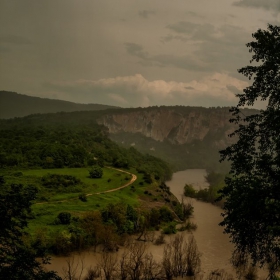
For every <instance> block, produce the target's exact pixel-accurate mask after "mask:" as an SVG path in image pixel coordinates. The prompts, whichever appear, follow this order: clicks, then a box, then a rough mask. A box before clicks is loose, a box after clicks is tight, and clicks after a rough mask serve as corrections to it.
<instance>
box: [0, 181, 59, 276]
mask: <svg viewBox="0 0 280 280" xmlns="http://www.w3.org/2000/svg"><path fill="white" fill-rule="evenodd" d="M35 195H36V189H34V188H32V187H25V188H24V187H23V186H22V185H11V186H10V188H9V189H8V190H7V191H6V193H5V194H0V215H1V219H0V244H1V246H0V279H10V280H14V279H17V280H20V279H22V280H37V279H38V280H41V279H42V280H43V279H45V280H52V279H53V280H55V279H60V278H59V277H58V276H57V275H56V274H55V273H54V272H52V271H51V272H45V271H44V270H43V268H42V266H41V263H40V262H39V260H38V257H41V256H40V255H38V253H37V252H36V248H31V247H29V246H28V245H27V244H25V243H24V241H23V238H24V236H25V235H26V233H25V232H24V228H25V227H26V226H27V219H28V217H29V215H30V207H31V202H32V200H34V199H35ZM47 261H48V259H47V258H43V259H42V262H43V263H45V262H47Z"/></svg>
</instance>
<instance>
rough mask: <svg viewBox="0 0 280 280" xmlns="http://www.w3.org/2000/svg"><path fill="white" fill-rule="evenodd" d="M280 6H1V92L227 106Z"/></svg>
mask: <svg viewBox="0 0 280 280" xmlns="http://www.w3.org/2000/svg"><path fill="white" fill-rule="evenodd" d="M267 23H271V24H276V25H280V1H279V0H236V1H234V0H173V1H171V0H45V1H38V0H24V1H23V0H12V1H11V0H0V85H1V87H0V90H8V91H16V92H18V93H22V94H27V95H32V96H39V97H48V98H55V99H62V100H68V101H74V102H79V103H100V104H108V105H117V106H121V107H139V106H141V107H144V106H145V107H146V106H151V105H186V106H188V105H189V106H206V107H209V106H228V105H235V104H236V102H237V99H236V98H235V94H236V93H238V92H240V91H241V90H242V89H243V88H244V87H246V86H248V82H247V80H246V79H245V78H243V77H242V76H241V75H240V74H238V73H237V69H238V68H241V67H243V66H245V65H248V64H249V60H250V54H249V52H248V49H247V48H246V46H245V44H246V43H247V42H250V41H252V36H251V34H252V33H253V32H255V31H257V29H259V28H261V29H266V27H267Z"/></svg>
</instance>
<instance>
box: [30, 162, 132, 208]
mask: <svg viewBox="0 0 280 280" xmlns="http://www.w3.org/2000/svg"><path fill="white" fill-rule="evenodd" d="M107 168H110V169H114V170H117V171H119V172H122V173H126V174H129V175H131V176H132V177H131V179H130V181H129V182H128V183H126V184H124V185H122V186H120V187H118V188H115V189H110V190H107V191H103V192H97V193H88V194H86V196H91V195H98V194H103V193H110V192H115V191H118V190H121V189H123V188H126V187H128V186H129V185H131V184H133V183H134V182H135V181H136V180H137V176H136V175H135V174H133V173H130V172H128V171H124V170H121V169H117V168H113V167H107ZM76 199H79V197H74V198H69V199H64V200H57V201H46V202H37V203H35V204H48V203H59V202H66V201H71V200H76Z"/></svg>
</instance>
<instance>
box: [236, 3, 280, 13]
mask: <svg viewBox="0 0 280 280" xmlns="http://www.w3.org/2000/svg"><path fill="white" fill-rule="evenodd" d="M234 5H235V6H240V7H248V8H261V9H265V10H272V11H274V12H277V13H279V12H280V1H279V0H241V1H238V2H235V3H234Z"/></svg>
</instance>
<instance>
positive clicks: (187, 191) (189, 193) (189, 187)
mask: <svg viewBox="0 0 280 280" xmlns="http://www.w3.org/2000/svg"><path fill="white" fill-rule="evenodd" d="M195 193H196V192H195V189H194V188H193V186H192V185H188V184H186V185H185V187H184V195H185V196H188V197H195Z"/></svg>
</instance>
